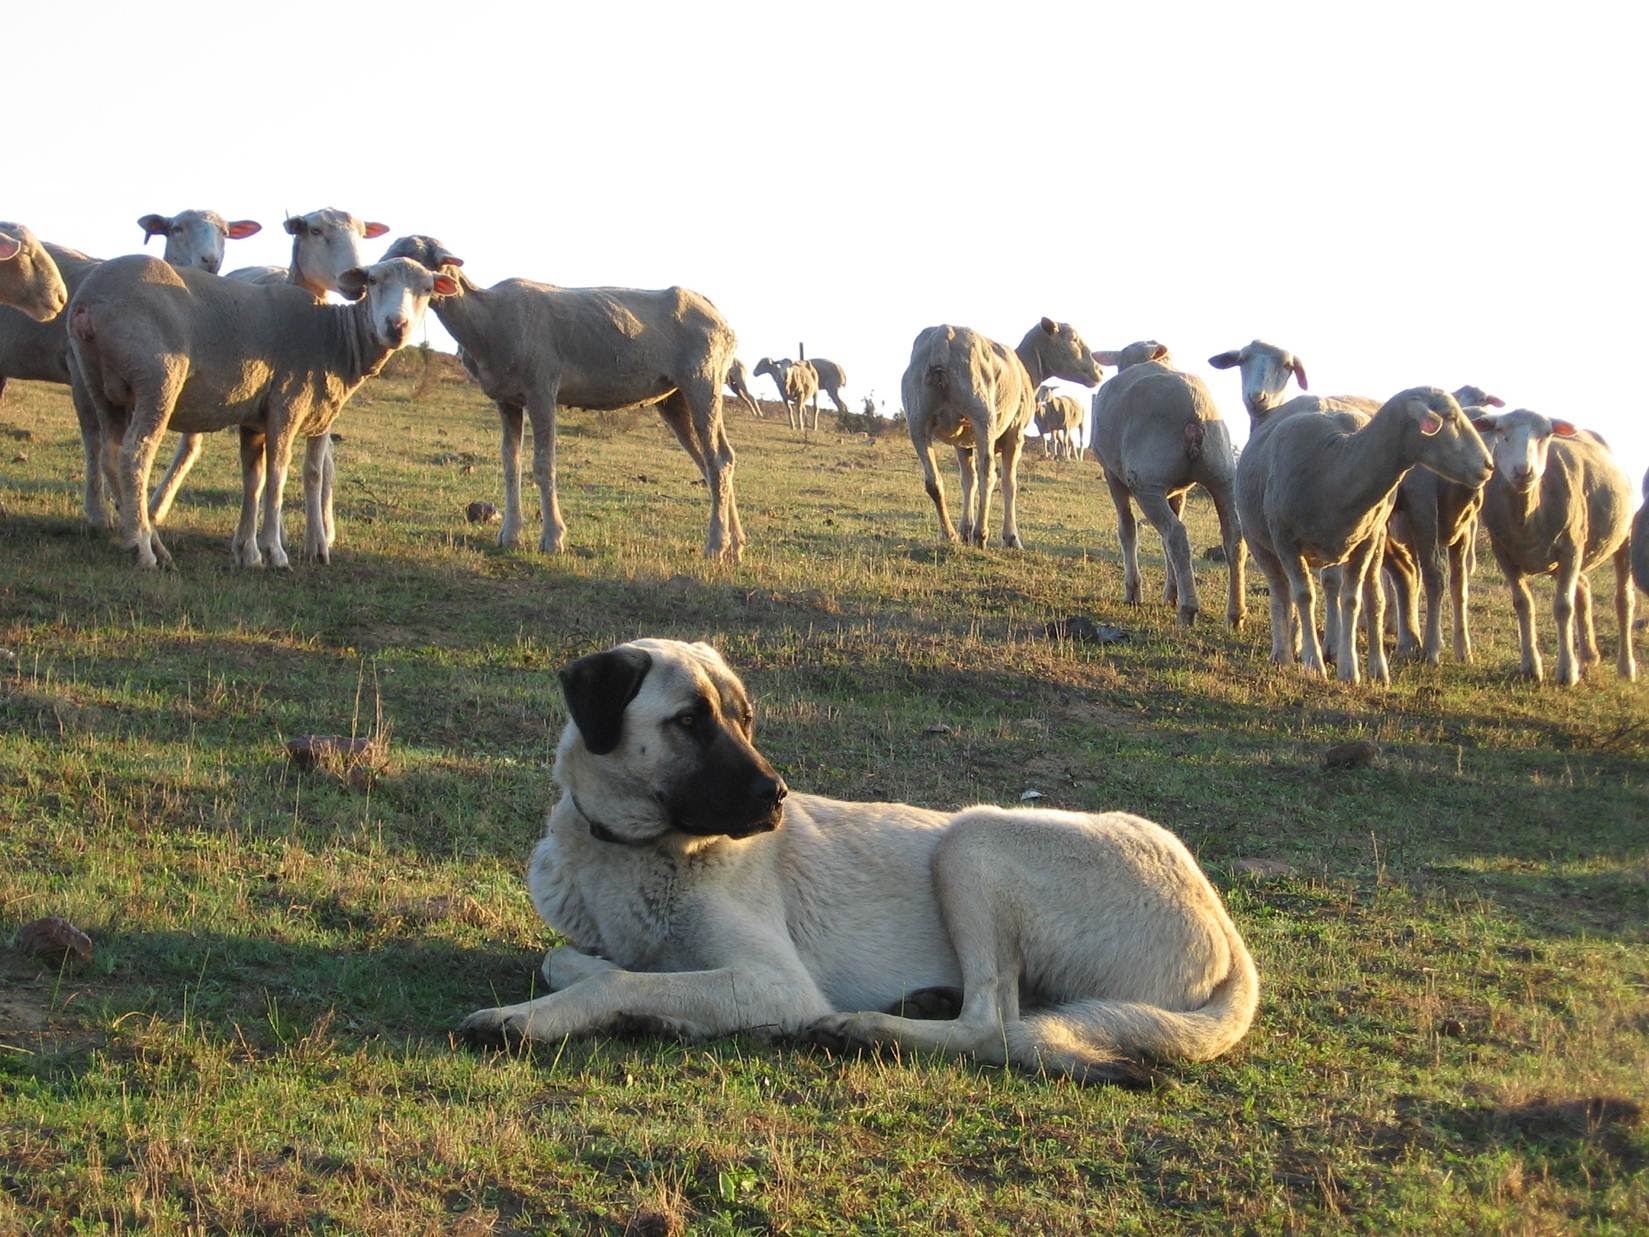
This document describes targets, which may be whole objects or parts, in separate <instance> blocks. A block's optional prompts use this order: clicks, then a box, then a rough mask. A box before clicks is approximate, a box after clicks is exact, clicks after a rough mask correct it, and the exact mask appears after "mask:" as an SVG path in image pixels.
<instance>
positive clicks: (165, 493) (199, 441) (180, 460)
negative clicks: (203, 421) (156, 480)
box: [149, 434, 206, 524]
mask: <svg viewBox="0 0 1649 1237" xmlns="http://www.w3.org/2000/svg"><path fill="white" fill-rule="evenodd" d="M205 446H206V435H204V434H182V435H179V437H178V441H177V450H176V451H175V452H173V453H172V462H171V464H170V465H168V466H167V469H166V475H165V476H164V477H162V478H161V479H160V484H159V485H157V486H155V492H154V493H153V494H152V495H151V496H150V497H149V520H150V522H151V523H154V524H162V523H164V522H165V520H166V517H167V516H168V515H170V514H171V511H172V503H173V502H175V501H176V500H177V495H178V491H179V490H181V489H182V488H183V479H184V478H185V477H187V476H188V475H189V470H190V469H191V468H193V467H194V466H195V461H196V460H198V459H199V458H200V453H201V450H202V449H203V448H204V447H205Z"/></svg>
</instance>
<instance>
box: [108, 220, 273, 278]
mask: <svg viewBox="0 0 1649 1237" xmlns="http://www.w3.org/2000/svg"><path fill="white" fill-rule="evenodd" d="M137 226H138V227H140V228H142V229H143V243H144V244H145V245H147V244H148V243H149V241H150V240H151V239H153V238H154V237H156V236H164V237H165V238H166V251H165V252H164V253H163V254H161V255H160V256H161V258H162V259H164V260H165V261H167V262H170V263H171V264H172V265H173V266H198V267H199V268H200V269H201V270H203V271H205V272H206V273H207V274H208V275H216V274H217V273H218V268H219V267H220V266H222V265H223V242H224V241H226V240H235V241H238V240H245V239H246V238H247V237H248V236H256V235H257V234H258V233H259V232H261V231H263V225H262V224H261V223H259V222H258V221H257V220H255V219H236V220H234V221H232V222H231V221H229V220H227V219H225V218H224V217H223V216H222V215H220V214H218V213H217V211H215V210H183V211H179V212H178V213H177V214H175V215H144V216H143V218H141V219H139V220H138V221H137Z"/></svg>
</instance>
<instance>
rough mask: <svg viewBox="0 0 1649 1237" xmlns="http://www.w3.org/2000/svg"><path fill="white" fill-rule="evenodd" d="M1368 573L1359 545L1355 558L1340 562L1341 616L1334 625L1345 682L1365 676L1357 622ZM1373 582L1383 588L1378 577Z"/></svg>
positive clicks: (1338, 673) (1338, 671) (1339, 674)
mask: <svg viewBox="0 0 1649 1237" xmlns="http://www.w3.org/2000/svg"><path fill="white" fill-rule="evenodd" d="M1365 544H1367V543H1365ZM1368 576H1369V563H1368V559H1367V557H1366V552H1365V551H1363V549H1362V547H1358V548H1357V549H1355V550H1353V551H1352V557H1350V558H1348V559H1347V560H1346V561H1345V562H1343V563H1341V564H1340V593H1339V596H1338V597H1337V598H1336V602H1337V604H1338V605H1339V608H1340V616H1339V619H1338V620H1337V622H1336V623H1335V627H1334V634H1335V638H1336V643H1335V646H1334V674H1335V677H1336V678H1338V679H1339V680H1340V681H1341V682H1342V683H1355V682H1357V681H1358V680H1359V679H1360V678H1361V677H1362V672H1361V669H1360V668H1359V666H1358V665H1357V624H1358V622H1359V621H1360V620H1361V619H1362V609H1363V585H1364V582H1365V581H1366V580H1367V579H1368ZM1373 584H1374V587H1375V588H1379V587H1380V584H1379V580H1378V578H1376V579H1375V581H1374V582H1373ZM1371 608H1372V607H1371Z"/></svg>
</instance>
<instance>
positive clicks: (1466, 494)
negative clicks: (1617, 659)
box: [1385, 386, 1504, 666]
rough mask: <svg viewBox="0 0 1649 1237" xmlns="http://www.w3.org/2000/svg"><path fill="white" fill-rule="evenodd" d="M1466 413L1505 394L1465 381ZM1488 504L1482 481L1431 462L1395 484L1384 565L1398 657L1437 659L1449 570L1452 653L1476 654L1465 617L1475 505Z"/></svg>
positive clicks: (1461, 399) (1459, 396)
mask: <svg viewBox="0 0 1649 1237" xmlns="http://www.w3.org/2000/svg"><path fill="white" fill-rule="evenodd" d="M1454 398H1455V400H1456V401H1457V402H1458V403H1459V404H1460V406H1461V407H1462V408H1464V409H1465V410H1466V415H1467V416H1468V417H1472V416H1476V415H1478V414H1479V412H1480V411H1481V410H1482V409H1485V408H1500V407H1504V401H1502V400H1501V399H1500V398H1499V396H1495V395H1490V394H1489V393H1488V392H1486V391H1484V390H1483V388H1481V387H1474V386H1464V387H1461V388H1460V389H1459V390H1457V391H1456V392H1455V393H1454ZM1482 505H1483V491H1482V489H1481V488H1472V487H1470V486H1464V485H1457V484H1455V483H1454V482H1453V481H1445V480H1444V479H1443V478H1442V477H1440V476H1438V475H1437V474H1436V473H1434V472H1432V471H1431V470H1430V469H1429V468H1411V469H1409V471H1408V472H1407V473H1406V474H1405V475H1404V477H1403V479H1402V481H1401V482H1399V483H1398V486H1397V503H1396V506H1395V507H1394V508H1393V510H1392V514H1391V523H1390V524H1389V525H1388V526H1387V528H1386V553H1385V568H1386V571H1387V573H1388V574H1389V576H1390V579H1391V584H1392V597H1393V600H1394V602H1395V604H1394V605H1393V607H1392V610H1393V613H1394V614H1395V616H1396V619H1397V656H1398V657H1399V658H1411V657H1421V656H1423V657H1424V658H1425V660H1426V661H1427V662H1429V663H1430V664H1432V665H1434V666H1435V665H1437V664H1438V662H1440V661H1441V660H1442V654H1443V581H1444V575H1445V573H1446V574H1447V577H1448V581H1449V593H1450V596H1451V598H1452V600H1453V602H1454V655H1455V657H1456V658H1457V659H1458V660H1460V661H1463V662H1470V661H1471V659H1472V650H1471V631H1470V628H1469V624H1468V621H1467V616H1466V602H1467V598H1468V593H1469V591H1470V590H1469V587H1468V582H1469V580H1470V578H1471V572H1472V567H1473V559H1474V557H1475V555H1474V553H1473V545H1474V543H1475V542H1476V540H1477V512H1478V509H1479V508H1480V507H1482ZM1422 583H1423V584H1424V586H1425V590H1426V632H1425V638H1424V641H1423V642H1422V639H1421V636H1420V632H1419V591H1420V589H1419V586H1420V585H1421V584H1422Z"/></svg>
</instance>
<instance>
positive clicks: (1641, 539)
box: [1632, 472, 1649, 593]
mask: <svg viewBox="0 0 1649 1237" xmlns="http://www.w3.org/2000/svg"><path fill="white" fill-rule="evenodd" d="M1632 579H1634V580H1636V581H1637V582H1638V587H1639V588H1641V589H1642V590H1643V591H1644V592H1646V593H1649V472H1646V473H1644V474H1643V506H1641V507H1639V508H1638V514H1637V518H1636V519H1634V520H1633V521H1632Z"/></svg>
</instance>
